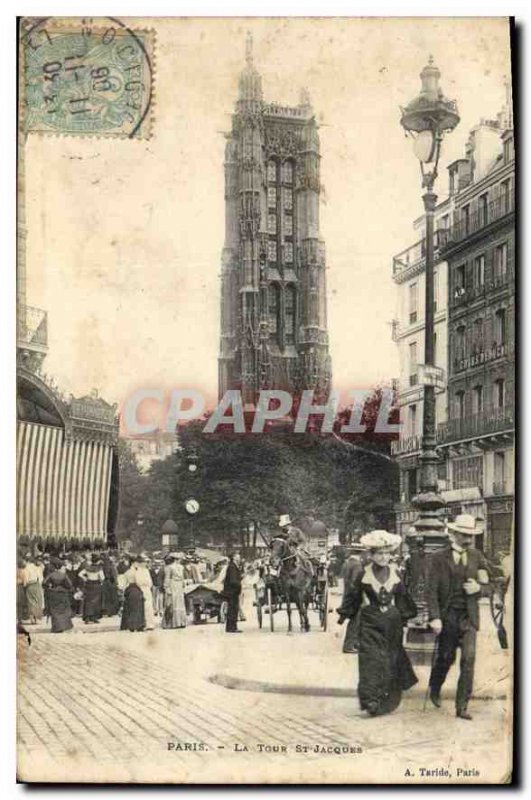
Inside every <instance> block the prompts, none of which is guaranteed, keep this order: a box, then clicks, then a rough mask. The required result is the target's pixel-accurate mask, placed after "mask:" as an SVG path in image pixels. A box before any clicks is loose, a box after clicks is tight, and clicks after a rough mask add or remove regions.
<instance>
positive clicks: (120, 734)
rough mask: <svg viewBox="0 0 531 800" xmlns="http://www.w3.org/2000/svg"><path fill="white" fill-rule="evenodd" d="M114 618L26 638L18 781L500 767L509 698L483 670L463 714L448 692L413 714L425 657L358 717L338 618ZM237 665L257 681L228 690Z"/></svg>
mask: <svg viewBox="0 0 531 800" xmlns="http://www.w3.org/2000/svg"><path fill="white" fill-rule="evenodd" d="M112 627H114V629H115V630H114V631H113V630H106V629H104V630H97V629H96V628H95V627H90V628H88V629H85V630H90V633H80V632H73V633H69V634H63V635H60V636H54V635H51V634H48V633H46V632H36V633H34V634H33V635H32V644H31V646H30V647H29V648H26V647H24V650H23V656H22V658H21V669H20V681H19V731H18V732H19V741H20V745H19V748H20V750H19V777H20V779H22V780H23V779H24V775H25V772H26V769H27V768H29V766H30V764H31V766H32V774H33V776H34V777H35V776H36V775H39V776H40V778H41V779H42V780H54V779H56V780H57V779H59V778H62V779H64V776H65V775H67V776H68V780H71V781H88V782H91V781H92V782H98V781H102V780H120V781H133V780H134V781H145V782H151V781H174V782H180V781H184V780H187V781H192V782H198V783H215V782H231V781H232V782H235V781H237V780H238V777H237V776H241V775H245V776H246V778H245V780H246V781H248V782H251V783H252V782H257V783H263V782H275V781H288V782H293V783H294V782H297V780H298V779H301V780H302V779H303V780H304V781H307V782H308V781H309V782H326V781H327V776H328V773H329V770H330V768H331V767H332V765H333V768H334V780H335V781H338V780H341V781H344V782H349V781H352V780H358V781H359V780H364V781H367V782H376V783H383V782H385V783H386V782H393V781H395V782H396V781H398V782H408V781H411V782H413V781H422V779H423V775H422V773H421V769H422V768H424V769H447V770H448V771H449V775H448V776H446V777H445V776H436V777H438V779H439V780H441V782H448V781H449V780H453V779H455V780H458V781H459V782H461V781H467V780H469V781H472V782H474V781H475V782H481V783H483V782H491V781H499V780H501V778H502V777H503V768H502V765H503V763H505V762H506V748H507V747H508V744H507V742H506V741H505V742H504V737H503V736H502V731H503V730H504V729H505V726H506V725H507V724H508V722H507V717H506V713H507V708H506V701H505V699H504V696H505V695H504V692H503V690H500V687H499V686H498V687H492V685H491V684H492V681H491V680H489V691H490V692H491V695H489V696H492V697H493V698H494V699H492V700H489V701H487V700H480V699H478V700H475V701H474V702H473V704H472V705H473V709H472V711H473V714H474V720H473V722H467V721H463V720H457V719H456V718H455V716H454V713H453V712H454V709H453V704H452V701H451V696H450V697H448V699H447V700H446V701H445V703H444V706H443V708H442V709H441V710H440V711H437V710H435V709H434V708H432V707H431V706H429V707H427V708H426V710H425V711H423V703H424V690H425V680H426V677H427V673H426V670H425V669H424V670H423V669H422V668H417V674H418V675H419V684H418V685H417V687H415V688H414V689H413V690H412V691H411V692H409V693H408V695H407V696H406V697H405V699H404V701H403V703H402V705H401V706H400V708H399V709H398V711H397V712H395V713H394V714H393V715H391V716H389V717H385V718H376V719H366V718H364V716H363V715H362V714H361V713H360V711H359V709H358V704H357V700H356V698H355V697H354V696H353V693H354V686H355V683H356V680H357V679H356V676H355V662H356V659H355V657H352V656H347V655H343V654H342V653H341V638H340V637H341V636H342V631H341V630H340V629H339V628H338V627H337V626H336V625H335V623H332V624H331V625H330V630H329V631H328V632H326V633H323V632H321V631H320V630H318V629H314V630H313V631H312V632H311V633H310V634H309V635H302V634H300V633H294V634H292V635H291V636H289V637H287V636H286V633H285V631H284V630H283V629H282V625H281V624H279V630H278V631H276V632H275V633H273V634H272V633H270V632H269V631H268V630H266V629H264V630H262V631H260V630H258V629H257V626H256V623H255V621H254V620H250V621H248V622H246V623H243V624H242V627H243V629H244V634H243V635H241V636H227V635H225V634H224V632H223V630H222V628H221V626H218V625H215V624H209V625H205V626H192V627H188V628H186V629H185V630H173V631H171V630H170V631H163V630H155V631H152V632H146V633H138V634H134V633H132V634H131V633H121V632H119V631H118V630H116V627H117V621H116V620H110V621H108V623H106V628H112ZM96 631H97V632H96ZM484 638H485V641H489V642H490V639H489V638H488V637H484ZM488 660H489V659H483V661H484V662H485V661H488ZM479 663H480V667H479V670H478V679H477V684H478V686H479V684H481V682H482V668H481V658H480V659H479ZM238 676H240V678H241V677H242V676H245V677H246V678H247V679H248V680H250V681H252V682H253V681H254V682H253V683H252V684H251V685H252V686H253V688H254V690H253V691H238V690H234V689H231V688H227V686H231V685H233V686H235V687H238V686H239V685H240V684H239V682H238ZM267 677H269V678H270V680H269V681H267V680H266V678H267ZM282 677H283V683H282V682H280V681H281V678H282ZM483 677H484V673H483ZM496 680H503V676H502V677H501V678H499V679H496ZM231 682H232V683H231ZM506 682H507V681H505V683H506ZM220 684H221V685H220ZM285 684H287V687H286V685H285ZM243 685H244V684H243ZM290 687H292V690H290ZM293 687H294V688H293ZM349 687H350V691H351V692H352V695H351V696H349ZM493 688H494V691H493ZM449 690H450V692H451V685H450V686H449ZM471 733H472V734H473V735H472V736H471ZM504 748H505V750H504ZM397 753H399V754H400V755H401V758H400V759H397V758H396V756H397ZM441 753H444V754H445V756H444V759H442V760H441ZM477 763H481V765H482V769H481V773H480V775H479V776H478V775H475V774H474V772H473V770H474V767H475V764H477ZM288 764H289V768H288ZM485 764H490V768H487V769H490V771H488V772H486V771H485ZM458 769H460V770H463V771H467V770H468V771H470V772H469V773H467V772H463V773H457V770H458Z"/></svg>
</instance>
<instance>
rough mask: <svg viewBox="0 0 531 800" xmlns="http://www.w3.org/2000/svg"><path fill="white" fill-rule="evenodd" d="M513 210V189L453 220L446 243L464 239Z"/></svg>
mask: <svg viewBox="0 0 531 800" xmlns="http://www.w3.org/2000/svg"><path fill="white" fill-rule="evenodd" d="M512 211H514V191H510V192H508V193H507V194H505V195H502V196H500V197H498V198H496V200H492V201H491V202H490V203H487V204H486V206H484V207H483V208H478V209H477V210H476V211H474V212H472V213H471V214H469V215H468V216H465V217H463V218H462V219H460V220H459V221H458V222H454V224H453V225H452V227H451V228H450V230H449V235H448V237H447V242H446V244H454V243H455V242H460V241H462V240H463V239H466V238H467V236H471V235H472V234H473V233H476V232H477V231H479V230H481V229H482V228H485V227H487V225H490V224H491V223H492V222H496V221H497V220H499V219H502V218H503V217H505V216H506V215H507V214H510V213H511V212H512Z"/></svg>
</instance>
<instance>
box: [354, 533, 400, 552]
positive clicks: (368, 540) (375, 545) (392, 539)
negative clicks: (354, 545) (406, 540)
mask: <svg viewBox="0 0 531 800" xmlns="http://www.w3.org/2000/svg"><path fill="white" fill-rule="evenodd" d="M401 541H402V538H401V537H400V536H398V534H396V533H389V531H383V530H375V531H370V532H369V533H365V534H364V535H363V536H362V537H361V539H360V544H362V545H363V547H367V548H368V549H369V550H378V549H380V548H383V547H386V548H389V549H390V550H396V548H397V547H398V546H399V544H400V542H401Z"/></svg>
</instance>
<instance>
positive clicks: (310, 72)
mask: <svg viewBox="0 0 531 800" xmlns="http://www.w3.org/2000/svg"><path fill="white" fill-rule="evenodd" d="M130 24H131V27H135V26H138V27H140V26H141V25H145V24H148V26H149V27H151V28H153V29H155V31H156V76H155V93H156V103H155V106H154V112H153V130H152V138H151V139H150V140H149V141H144V142H138V141H124V140H118V139H78V138H74V137H61V138H60V137H51V136H50V137H47V136H40V137H39V136H35V135H31V136H30V137H29V139H28V142H27V146H26V161H27V183H26V190H27V220H28V262H27V269H28V287H27V293H28V302H29V304H30V305H35V306H39V307H42V308H45V309H47V310H48V314H49V346H50V351H49V355H48V357H47V359H46V362H45V367H44V368H45V371H46V372H48V373H49V374H52V375H54V377H55V378H56V380H57V382H58V383H59V385H60V387H61V388H62V389H63V390H64V391H67V392H70V391H72V392H73V393H74V394H82V393H84V392H87V391H89V390H90V389H91V388H92V387H98V389H99V390H100V392H101V394H102V395H103V396H104V397H105V398H106V399H108V400H112V401H118V402H121V401H123V399H124V398H125V396H126V395H127V394H128V393H129V392H130V391H131V390H132V389H133V388H137V387H140V386H143V387H150V388H151V387H161V388H170V387H171V388H173V387H175V388H177V387H180V388H184V387H192V388H195V389H200V390H202V391H204V392H205V393H206V394H207V395H209V396H211V397H214V396H215V395H216V392H217V353H218V335H219V288H220V287H219V272H220V255H221V249H222V247H223V237H224V197H223V191H224V187H223V154H224V139H223V136H222V135H221V132H222V131H225V130H228V129H229V127H230V114H231V112H232V110H233V106H234V102H235V99H236V95H237V81H238V75H239V72H240V70H241V69H242V67H243V64H244V47H245V33H246V31H247V30H248V29H250V30H251V31H252V32H253V35H254V51H255V64H256V66H257V68H258V69H259V71H260V73H261V75H262V82H263V89H264V99H266V100H275V101H278V102H280V103H285V104H293V105H294V104H296V103H297V101H298V93H299V88H300V87H301V86H306V87H308V89H309V91H310V95H311V98H312V102H313V105H314V109H315V111H316V114H317V116H318V118H319V119H320V120H321V121H322V123H323V125H322V127H321V130H320V136H321V154H322V162H321V178H322V182H323V184H324V187H325V191H324V193H323V195H322V205H321V223H322V224H321V231H322V235H323V237H324V239H325V243H326V248H327V263H328V273H327V280H328V318H329V330H330V348H331V354H332V364H333V373H334V384H335V386H336V387H337V388H347V387H356V386H367V387H369V386H372V385H374V384H375V383H377V382H379V381H382V380H388V379H390V378H392V377H394V376H396V375H397V374H398V365H397V356H396V347H395V345H394V344H393V342H392V341H391V336H390V327H389V325H388V322H389V321H390V320H391V319H392V318H393V316H394V308H395V286H394V284H393V282H392V280H391V263H392V256H393V254H395V253H397V252H399V251H400V250H402V249H404V248H405V247H407V246H408V245H409V244H413V242H414V241H415V233H414V232H413V229H412V222H413V219H414V218H415V217H416V216H418V215H419V214H420V213H421V210H422V201H421V189H420V179H419V168H418V163H417V162H416V159H415V158H414V156H413V153H412V149H411V144H410V142H409V141H408V140H406V139H405V137H404V134H403V132H402V130H401V127H400V124H399V117H400V113H399V106H400V105H404V104H405V103H406V102H408V101H409V100H410V99H411V98H412V97H413V96H414V95H415V94H416V93H418V90H419V87H420V79H419V73H420V71H421V69H422V67H423V66H424V65H425V63H426V61H427V59H428V56H429V55H430V53H431V54H433V56H434V58H435V63H436V64H437V65H438V66H439V68H440V70H441V72H442V78H441V85H442V88H443V90H444V92H445V94H447V96H449V97H451V98H455V99H456V100H457V101H458V105H459V110H460V114H461V123H460V125H459V127H458V128H457V129H456V131H455V132H454V133H453V134H452V135H451V136H450V137H449V138H448V139H447V140H446V142H445V144H444V151H443V157H442V163H441V167H442V169H441V170H440V174H441V177H440V178H439V181H438V185H437V190H438V193H439V196H440V197H442V196H443V195H445V193H446V188H447V180H446V170H445V169H444V167H445V165H446V164H447V163H449V162H450V161H452V160H454V159H455V158H457V157H459V156H461V155H462V154H463V147H464V143H465V141H466V138H467V135H468V131H469V129H470V128H471V127H472V126H473V125H474V124H475V123H476V122H477V121H478V120H479V118H480V117H488V118H492V117H495V116H496V114H497V112H498V111H499V110H500V109H501V107H502V105H503V102H504V97H505V89H504V84H503V79H504V76H506V75H508V74H509V72H510V61H509V31H508V24H507V22H506V21H505V20H501V19H477V18H476V19H463V18H461V19H447V18H446V19H381V20H378V19H358V20H356V19H354V20H352V19H351V20H348V19H312V20H307V19H306V20H305V19H289V20H282V19H280V20H279V19H245V20H238V19H228V20H223V19H220V20H214V19H210V20H200V19H189V20H182V19H170V20H160V19H158V20H149V21H148V22H147V23H146V21H144V22H142V21H138V20H135V21H130Z"/></svg>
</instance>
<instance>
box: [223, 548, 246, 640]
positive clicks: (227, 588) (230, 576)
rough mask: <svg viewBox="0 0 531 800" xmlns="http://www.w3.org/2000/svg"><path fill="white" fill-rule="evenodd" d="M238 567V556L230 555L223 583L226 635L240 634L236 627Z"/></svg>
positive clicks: (239, 572)
mask: <svg viewBox="0 0 531 800" xmlns="http://www.w3.org/2000/svg"><path fill="white" fill-rule="evenodd" d="M240 565H241V556H240V554H239V553H231V554H230V556H229V563H228V565H227V571H226V573H225V579H224V581H223V596H224V597H225V599H226V600H227V620H226V623H225V631H226V633H242V631H239V630H238V626H237V622H238V609H239V606H240V593H241V590H242V570H241V566H240Z"/></svg>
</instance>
